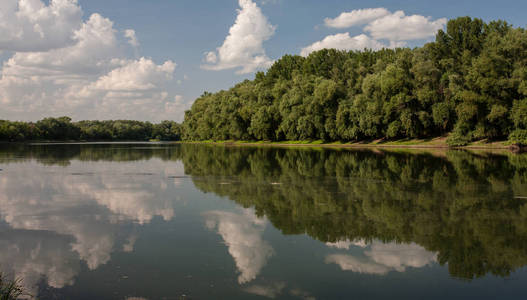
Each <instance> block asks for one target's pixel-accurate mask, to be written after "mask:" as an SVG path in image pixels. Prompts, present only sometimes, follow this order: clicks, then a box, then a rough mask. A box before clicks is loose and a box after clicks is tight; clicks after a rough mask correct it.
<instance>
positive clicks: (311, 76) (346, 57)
mask: <svg viewBox="0 0 527 300" xmlns="http://www.w3.org/2000/svg"><path fill="white" fill-rule="evenodd" d="M439 136H448V138H447V143H448V144H449V145H452V146H461V145H465V144H467V143H470V142H471V141H474V140H507V139H509V140H510V141H511V142H513V143H518V144H526V143H527V32H526V30H525V29H523V28H514V27H513V26H511V25H510V24H508V23H507V22H504V21H492V22H490V23H485V22H483V21H482V20H480V19H472V18H470V17H461V18H457V19H453V20H450V21H449V22H448V24H447V28H446V30H445V31H444V30H439V31H438V32H437V35H436V39H435V41H434V42H430V43H427V44H425V45H424V46H422V47H417V48H414V49H409V48H399V49H383V50H379V51H372V50H364V51H338V50H335V49H324V50H320V51H317V52H313V53H311V54H310V55H309V56H307V57H302V56H297V55H285V56H283V57H282V58H281V59H279V60H277V61H276V62H275V63H274V65H273V66H271V67H270V68H269V69H268V70H267V71H266V72H265V73H264V72H259V73H257V74H256V76H255V78H254V80H252V81H250V80H246V81H243V82H241V83H239V84H237V85H236V86H234V87H233V88H231V89H229V90H223V91H219V92H217V93H208V92H205V93H204V94H203V95H202V96H200V97H199V98H198V99H197V100H196V101H195V102H194V104H193V106H192V108H191V109H190V110H189V111H187V112H186V114H185V121H184V123H183V139H184V140H193V141H199V140H242V141H249V140H253V141H254V140H266V141H284V140H323V141H326V142H331V141H367V140H376V139H385V140H390V139H405V138H408V139H413V138H430V137H439Z"/></svg>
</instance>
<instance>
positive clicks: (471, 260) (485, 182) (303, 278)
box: [0, 144, 527, 299]
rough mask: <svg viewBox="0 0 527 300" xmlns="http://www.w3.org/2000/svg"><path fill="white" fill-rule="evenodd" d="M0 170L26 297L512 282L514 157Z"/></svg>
mask: <svg viewBox="0 0 527 300" xmlns="http://www.w3.org/2000/svg"><path fill="white" fill-rule="evenodd" d="M0 169H1V171H0V271H2V272H3V273H4V274H6V275H7V276H8V277H11V278H14V277H16V278H23V280H24V281H23V283H24V286H25V287H26V288H27V289H28V291H30V293H31V294H32V295H35V296H39V299H48V298H49V299H55V298H78V299H90V298H92V299H93V298H98V299H125V298H131V297H143V298H145V299H161V298H166V299H178V298H179V297H191V298H199V299H202V298H225V297H229V298H240V299H245V298H250V297H255V298H259V297H267V298H297V299H299V298H300V299H308V298H309V299H326V298H342V297H346V298H349V295H350V293H354V294H353V295H354V296H356V297H358V298H384V297H387V296H390V295H398V296H401V297H408V296H411V297H410V298H413V296H417V298H419V297H420V296H423V295H426V296H427V297H428V298H434V297H435V298H443V297H445V296H449V297H451V296H460V298H472V297H474V298H476V297H477V298H494V297H496V296H503V295H507V296H508V297H509V298H518V299H520V295H521V294H522V292H525V291H526V290H525V288H524V287H523V285H522V284H521V282H522V281H524V280H525V279H526V278H527V276H526V272H525V269H524V268H523V267H524V266H525V265H527V198H526V197H527V156H525V155H513V154H485V153H468V152H463V151H448V152H444V151H437V152H411V151H378V150H376V151H367V150H347V149H346V150H344V149H343V150H331V149H327V150H322V149H280V148H237V147H218V146H207V145H177V144H176V145H175V144H92V145H87V144H70V145H0ZM444 271H447V272H446V273H445V272H444ZM447 274H448V276H445V275H447ZM499 278H509V279H517V280H512V281H511V280H508V281H506V282H504V281H502V280H499ZM432 283H433V284H432ZM383 286H384V287H385V288H384V289H383V288H382V287H383ZM415 287H418V290H419V291H420V293H417V294H415V293H416V290H415ZM412 289H414V290H412ZM425 290H426V292H425ZM489 291H494V292H489ZM498 292H499V293H500V294H499V295H498V294H497V293H498ZM449 293H451V294H449ZM412 295H413V296H412ZM462 295H463V297H461V296H462Z"/></svg>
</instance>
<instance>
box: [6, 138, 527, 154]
mask: <svg viewBox="0 0 527 300" xmlns="http://www.w3.org/2000/svg"><path fill="white" fill-rule="evenodd" d="M444 140H445V139H444V138H435V139H431V140H426V141H425V140H399V141H389V142H384V141H370V142H356V143H341V142H335V143H323V142H321V141H283V142H271V141H231V140H228V141H24V142H0V145H9V144H27V145H61V144H62V145H66V144H71V145H82V144H203V145H216V146H228V147H283V148H295V147H297V148H298V147H299V148H333V149H346V148H348V149H351V148H354V149H361V148H362V149H364V148H369V149H421V150H426V149H428V150H487V151H494V150H496V151H510V152H523V150H524V149H525V148H522V147H519V146H517V145H511V144H508V143H507V141H495V142H490V143H489V142H485V141H476V142H473V143H471V144H469V145H466V146H455V147H454V146H448V145H447V144H446V143H445V142H444Z"/></svg>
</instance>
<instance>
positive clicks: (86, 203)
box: [0, 159, 181, 288]
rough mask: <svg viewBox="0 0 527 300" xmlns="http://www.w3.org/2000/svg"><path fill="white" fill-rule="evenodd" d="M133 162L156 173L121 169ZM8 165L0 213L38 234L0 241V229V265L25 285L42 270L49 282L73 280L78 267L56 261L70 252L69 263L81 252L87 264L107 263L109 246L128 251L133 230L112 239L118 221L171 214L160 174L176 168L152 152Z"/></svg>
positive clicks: (0, 181)
mask: <svg viewBox="0 0 527 300" xmlns="http://www.w3.org/2000/svg"><path fill="white" fill-rule="evenodd" d="M142 164H143V165H142ZM174 166H175V167H176V168H174ZM138 169H140V170H141V171H145V173H146V172H151V173H156V172H157V173H159V172H160V171H159V170H161V173H162V174H160V175H161V176H142V175H126V174H137V170H138ZM8 171H9V172H6V173H5V174H3V176H1V177H0V220H1V219H3V221H5V222H6V224H7V225H8V227H9V228H11V229H16V230H17V232H19V231H22V232H30V233H31V232H32V233H34V235H36V236H38V237H39V238H40V237H42V241H41V242H39V244H31V243H28V242H25V241H23V240H18V239H14V240H11V241H10V242H5V240H6V238H7V237H5V236H4V235H2V236H0V267H2V268H1V269H2V270H4V271H7V270H11V271H10V272H12V273H15V274H20V275H17V276H20V277H23V278H24V279H25V281H26V282H28V284H30V285H36V284H37V283H38V282H39V281H40V279H41V277H44V278H46V280H47V282H48V284H49V285H50V286H53V287H62V286H65V285H70V284H72V283H73V279H74V277H75V275H76V272H77V269H78V267H76V268H73V269H72V268H66V267H64V266H62V265H61V264H63V263H64V262H65V261H67V259H69V258H71V260H73V261H75V262H76V264H78V263H79V258H80V259H81V260H83V261H84V262H85V263H86V265H87V266H88V268H89V269H92V270H93V269H96V268H97V267H99V266H100V265H102V264H105V263H107V262H108V261H109V260H110V258H111V253H112V252H113V251H115V250H121V249H122V251H125V252H130V251H133V247H134V243H135V240H136V238H137V237H136V236H135V235H128V236H129V237H128V239H127V240H126V242H125V244H124V245H116V236H117V235H119V234H121V231H123V228H122V227H121V224H122V223H124V222H126V223H130V222H134V223H140V224H145V223H148V222H150V221H151V220H152V219H153V218H154V216H162V217H163V218H164V219H165V220H170V219H171V218H173V216H174V209H173V200H172V199H173V198H174V197H173V194H174V193H173V191H174V190H173V189H174V186H173V185H171V184H170V182H168V184H167V181H166V178H167V176H168V174H174V173H178V171H179V172H181V170H179V167H178V164H171V163H166V162H163V161H161V160H156V159H153V160H150V161H148V162H134V163H131V164H128V163H108V162H104V163H97V162H90V163H89V164H87V163H83V162H77V161H73V162H72V163H71V164H70V165H69V166H68V167H67V168H64V167H56V166H42V165H38V164H36V163H34V162H26V163H21V164H17V165H9V166H8ZM134 172H135V173H134ZM71 174H90V176H79V175H71ZM11 229H10V230H11ZM50 233H52V234H50ZM125 233H126V231H125ZM17 234H19V233H17ZM55 240H58V241H55ZM50 243H51V244H50ZM53 245H54V246H53ZM44 246H46V247H48V248H49V249H48V248H43V247H44ZM53 247H56V249H55V248H53ZM46 249H47V250H46ZM50 249H51V250H50ZM52 250H53V251H52ZM43 251H45V252H43ZM44 257H45V259H44ZM40 258H42V259H40ZM36 260H37V261H36ZM10 262H16V263H10ZM6 265H7V266H9V268H7V267H6V268H4V267H5V266H6ZM21 272H24V273H23V274H22V273H21ZM28 288H29V286H28Z"/></svg>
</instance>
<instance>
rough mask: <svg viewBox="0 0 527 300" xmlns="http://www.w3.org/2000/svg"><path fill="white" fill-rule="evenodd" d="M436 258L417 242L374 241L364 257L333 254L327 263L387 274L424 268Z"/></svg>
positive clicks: (348, 269)
mask: <svg viewBox="0 0 527 300" xmlns="http://www.w3.org/2000/svg"><path fill="white" fill-rule="evenodd" d="M330 246H333V245H330ZM358 246H360V247H363V245H358ZM343 248H344V249H347V248H346V247H343ZM348 248H349V247H348ZM436 260H437V254H436V253H433V252H429V251H426V250H425V249H424V248H423V247H421V246H419V245H417V244H414V243H412V244H396V243H388V244H385V243H382V242H373V243H372V244H371V246H370V248H369V249H367V250H365V251H364V257H355V256H352V255H348V254H331V255H328V256H327V257H326V263H334V264H337V265H339V267H340V268H341V269H342V270H343V271H352V272H355V273H362V274H376V275H385V274H387V273H388V272H391V271H397V272H404V271H406V268H408V267H412V268H422V267H424V266H427V265H430V264H431V263H433V262H435V261H436Z"/></svg>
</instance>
